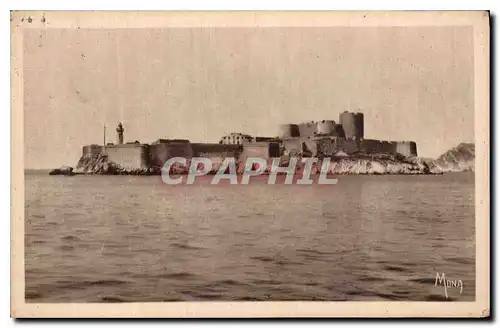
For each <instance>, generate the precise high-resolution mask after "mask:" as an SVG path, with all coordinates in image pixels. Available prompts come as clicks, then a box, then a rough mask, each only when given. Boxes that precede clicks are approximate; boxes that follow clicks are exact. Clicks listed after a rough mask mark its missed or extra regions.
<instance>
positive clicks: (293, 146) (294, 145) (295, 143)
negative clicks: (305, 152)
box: [283, 138, 302, 155]
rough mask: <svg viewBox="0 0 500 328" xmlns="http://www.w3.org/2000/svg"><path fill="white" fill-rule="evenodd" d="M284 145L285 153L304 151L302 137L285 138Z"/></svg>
mask: <svg viewBox="0 0 500 328" xmlns="http://www.w3.org/2000/svg"><path fill="white" fill-rule="evenodd" d="M283 147H284V148H285V154H287V155H288V154H290V153H294V154H299V153H301V152H302V143H301V142H300V139H298V138H297V139H288V140H283Z"/></svg>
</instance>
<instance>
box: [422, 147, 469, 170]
mask: <svg viewBox="0 0 500 328" xmlns="http://www.w3.org/2000/svg"><path fill="white" fill-rule="evenodd" d="M475 158H476V155H475V145H474V144H473V143H461V144H459V145H458V146H456V147H455V148H452V149H450V150H448V151H447V152H445V153H444V154H442V155H441V156H439V157H438V158H437V159H435V160H427V164H428V165H429V167H430V169H431V171H432V172H435V173H443V172H464V171H474V169H475Z"/></svg>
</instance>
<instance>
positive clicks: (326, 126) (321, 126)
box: [316, 120, 337, 135]
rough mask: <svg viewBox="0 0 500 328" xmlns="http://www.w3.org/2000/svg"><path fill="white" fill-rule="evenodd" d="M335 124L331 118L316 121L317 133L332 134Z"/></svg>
mask: <svg viewBox="0 0 500 328" xmlns="http://www.w3.org/2000/svg"><path fill="white" fill-rule="evenodd" d="M336 125H337V124H336V123H335V121H332V120H323V121H321V122H318V123H316V128H317V131H316V132H317V134H322V135H333V134H334V133H335V126H336Z"/></svg>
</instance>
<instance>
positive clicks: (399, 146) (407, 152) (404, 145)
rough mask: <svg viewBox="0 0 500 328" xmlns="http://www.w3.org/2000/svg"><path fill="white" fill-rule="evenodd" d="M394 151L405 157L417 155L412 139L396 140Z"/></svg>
mask: <svg viewBox="0 0 500 328" xmlns="http://www.w3.org/2000/svg"><path fill="white" fill-rule="evenodd" d="M396 153H398V154H401V155H403V156H406V157H412V156H417V144H416V142H414V141H400V142H397V143H396Z"/></svg>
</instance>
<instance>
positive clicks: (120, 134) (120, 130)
mask: <svg viewBox="0 0 500 328" xmlns="http://www.w3.org/2000/svg"><path fill="white" fill-rule="evenodd" d="M123 132H125V129H124V128H123V125H122V123H121V122H120V123H118V127H117V128H116V134H117V136H118V141H117V143H118V144H119V145H123Z"/></svg>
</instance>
